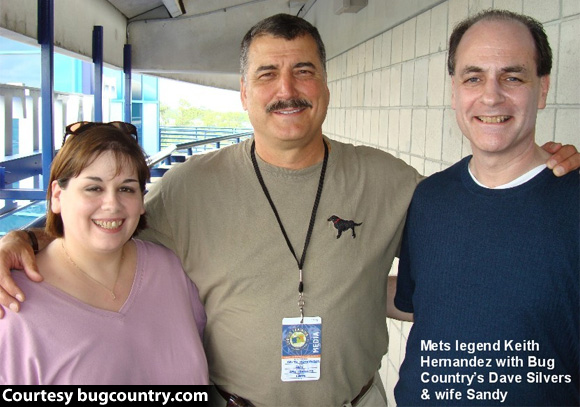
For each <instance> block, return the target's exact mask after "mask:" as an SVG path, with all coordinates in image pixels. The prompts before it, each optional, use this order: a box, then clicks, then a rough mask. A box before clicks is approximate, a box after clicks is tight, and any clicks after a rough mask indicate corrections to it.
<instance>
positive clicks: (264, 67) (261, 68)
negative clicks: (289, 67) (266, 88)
mask: <svg viewBox="0 0 580 407" xmlns="http://www.w3.org/2000/svg"><path fill="white" fill-rule="evenodd" d="M274 69H278V67H277V66H276V65H262V66H259V67H258V68H256V72H263V71H271V70H274Z"/></svg>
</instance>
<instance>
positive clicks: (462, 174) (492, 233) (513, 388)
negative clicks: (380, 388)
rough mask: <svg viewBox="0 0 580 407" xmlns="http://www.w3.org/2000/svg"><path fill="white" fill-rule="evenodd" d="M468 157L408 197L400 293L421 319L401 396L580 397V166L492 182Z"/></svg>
mask: <svg viewBox="0 0 580 407" xmlns="http://www.w3.org/2000/svg"><path fill="white" fill-rule="evenodd" d="M469 159H470V157H466V158H465V159H463V160H462V161H460V162H459V163H457V164H455V165H454V166H452V167H451V168H449V169H447V170H445V171H443V172H441V173H438V174H435V175H433V176H431V177H430V178H428V179H426V180H425V181H423V182H422V183H421V184H419V186H418V188H417V190H416V192H415V195H414V197H413V201H412V203H411V206H410V209H409V214H408V219H407V226H406V230H405V234H404V238H403V245H402V248H401V256H400V264H399V277H398V283H397V296H396V297H395V305H396V306H397V308H399V309H401V310H403V311H407V312H413V313H414V318H415V323H414V324H413V327H412V329H411V332H410V334H409V338H408V341H407V351H406V357H405V360H404V362H403V365H402V366H401V369H400V375H399V376H400V380H399V383H398V384H397V386H396V389H395V398H396V400H397V404H398V405H399V406H406V405H413V406H416V405H430V406H432V405H503V406H536V405H542V406H559V405H575V406H578V405H579V404H580V398H579V380H580V379H579V370H580V367H579V366H580V365H579V353H580V352H579V348H580V344H579V330H580V328H579V318H580V316H579V309H580V299H579V280H580V271H579V270H580V264H579V254H578V253H579V246H580V237H579V230H580V218H579V216H580V215H579V214H580V200H579V189H580V174H579V172H573V173H571V174H568V175H566V176H564V177H562V178H556V177H555V176H553V175H552V173H551V171H550V170H547V169H546V170H544V171H542V172H541V173H540V174H538V175H537V176H536V177H534V178H533V179H532V180H530V181H528V182H526V183H525V184H523V185H520V186H517V187H515V188H510V189H504V190H494V189H486V188H482V187H480V186H478V185H477V184H476V183H475V182H474V181H473V180H472V179H471V177H470V176H469V173H468V171H467V165H468V162H469ZM503 364H505V365H504V366H502V365H503ZM510 381H511V382H510ZM504 382H506V383H504ZM452 390H453V391H452ZM436 392H439V393H436ZM458 393H461V395H460V396H458ZM438 396H439V397H438ZM452 396H453V397H452ZM457 397H460V398H459V399H458V398H457ZM502 400H503V401H502Z"/></svg>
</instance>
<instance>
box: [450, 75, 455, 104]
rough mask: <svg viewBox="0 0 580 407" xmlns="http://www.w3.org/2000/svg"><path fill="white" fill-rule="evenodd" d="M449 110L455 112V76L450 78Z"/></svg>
mask: <svg viewBox="0 0 580 407" xmlns="http://www.w3.org/2000/svg"><path fill="white" fill-rule="evenodd" d="M451 108H452V109H453V110H455V76H454V75H453V76H451Z"/></svg>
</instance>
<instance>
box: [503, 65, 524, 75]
mask: <svg viewBox="0 0 580 407" xmlns="http://www.w3.org/2000/svg"><path fill="white" fill-rule="evenodd" d="M526 71H527V69H526V67H525V66H522V65H514V66H506V67H505V68H503V69H502V72H506V73H520V72H526Z"/></svg>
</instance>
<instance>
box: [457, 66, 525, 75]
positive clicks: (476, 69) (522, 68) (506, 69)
mask: <svg viewBox="0 0 580 407" xmlns="http://www.w3.org/2000/svg"><path fill="white" fill-rule="evenodd" d="M526 71H527V69H526V67H525V66H523V65H513V66H506V67H504V68H502V69H501V72H504V73H520V72H526ZM481 72H484V69H483V68H481V67H479V66H475V65H469V66H466V67H465V68H463V69H462V70H461V75H468V74H470V73H481Z"/></svg>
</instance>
